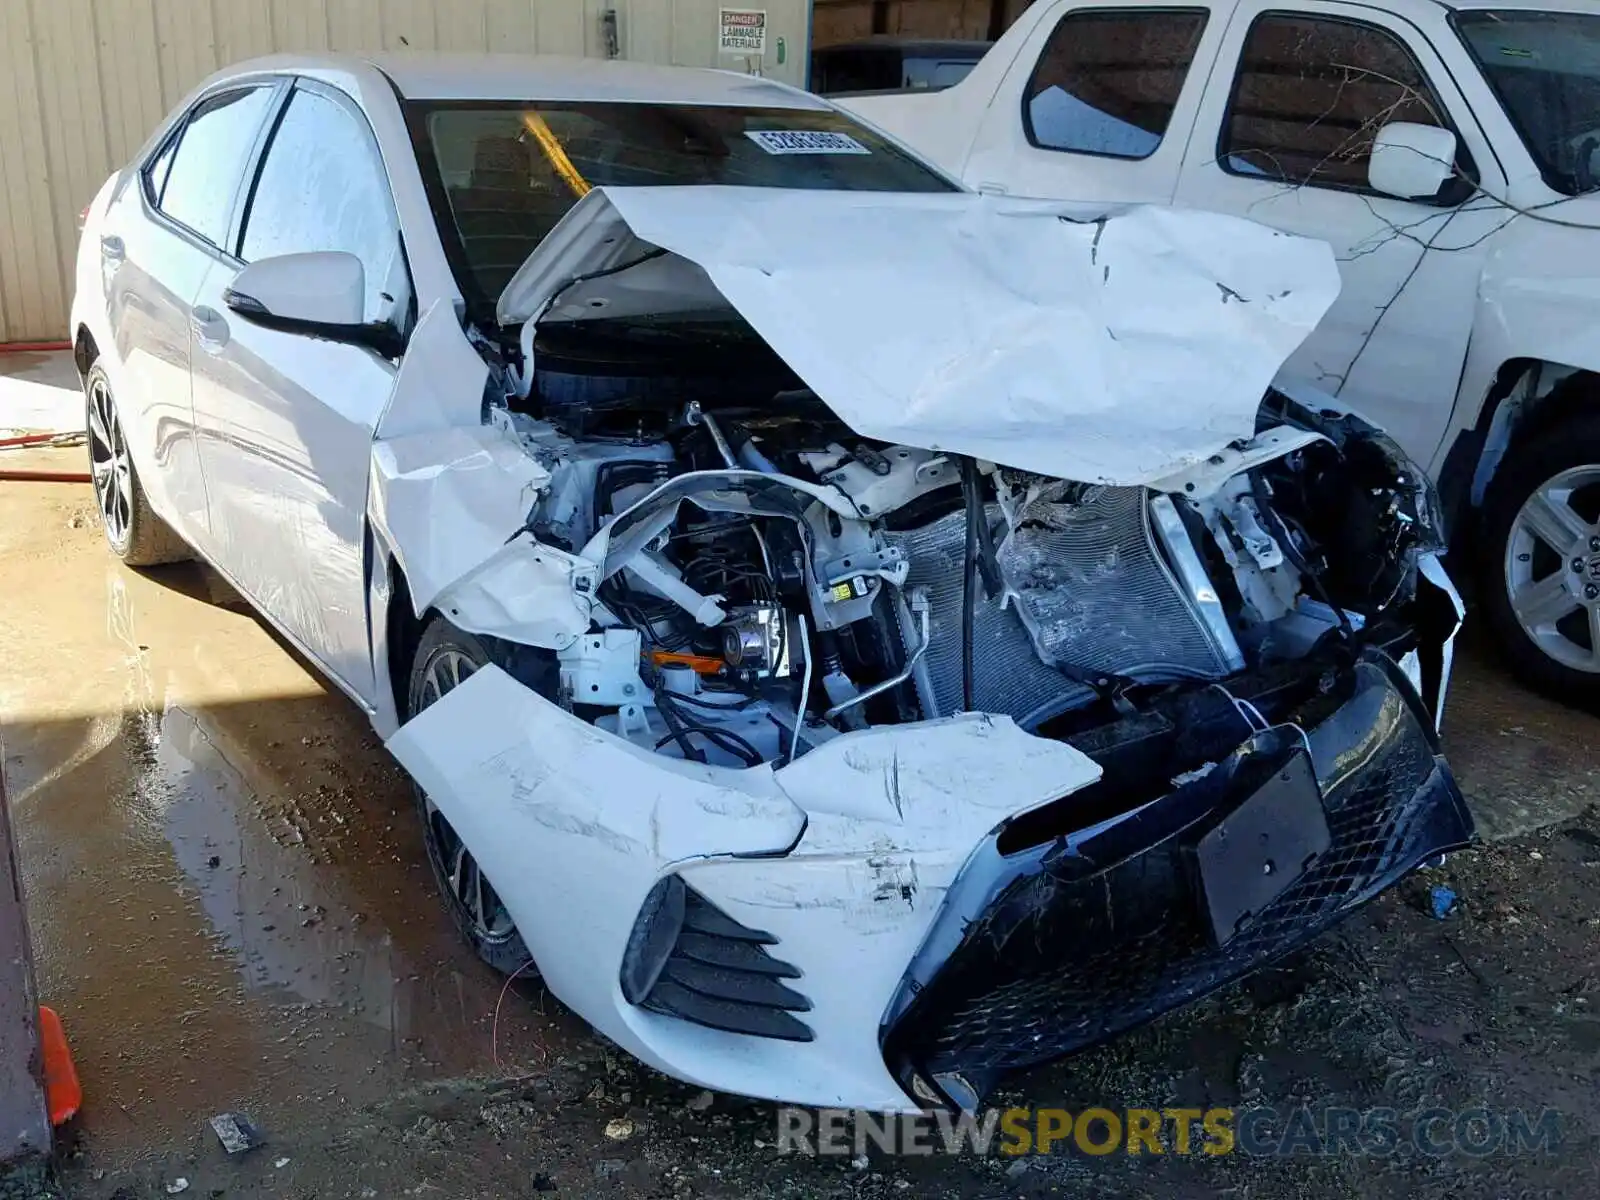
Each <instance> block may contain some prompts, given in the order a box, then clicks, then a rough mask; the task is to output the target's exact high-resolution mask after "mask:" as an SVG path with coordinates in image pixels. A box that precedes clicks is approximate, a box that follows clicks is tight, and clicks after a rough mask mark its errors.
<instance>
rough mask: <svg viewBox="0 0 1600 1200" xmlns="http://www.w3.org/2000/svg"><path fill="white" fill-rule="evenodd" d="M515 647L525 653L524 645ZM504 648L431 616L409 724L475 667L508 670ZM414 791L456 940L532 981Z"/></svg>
mask: <svg viewBox="0 0 1600 1200" xmlns="http://www.w3.org/2000/svg"><path fill="white" fill-rule="evenodd" d="M515 650H521V651H523V652H527V651H526V648H525V647H517V648H515ZM511 657H514V651H513V653H512V654H508V653H507V652H506V651H505V649H504V648H503V644H502V643H500V642H498V641H496V640H495V639H492V638H479V637H477V636H476V635H475V634H471V633H467V632H466V631H464V630H461V629H457V628H456V627H455V626H454V625H452V624H450V622H449V621H446V620H445V619H444V618H443V617H440V616H435V617H434V618H433V619H432V620H431V621H430V622H429V623H428V626H427V628H426V629H424V630H423V631H422V637H421V639H420V640H419V642H418V643H417V652H416V654H415V656H414V657H413V659H412V663H411V677H410V681H409V684H408V686H407V689H406V697H407V703H406V713H405V717H406V719H407V720H410V718H412V717H414V716H416V714H417V713H419V712H421V711H422V710H423V709H425V708H427V707H428V706H429V705H430V704H434V703H437V702H438V701H439V700H440V699H441V698H443V697H444V696H446V695H448V694H449V693H450V692H451V691H452V690H454V689H455V688H456V687H457V686H459V685H460V684H461V683H462V681H464V680H465V679H467V678H468V677H469V676H471V675H472V674H473V673H474V672H476V671H478V670H480V669H481V668H483V667H485V666H487V665H489V664H490V663H495V664H496V665H498V666H502V667H505V666H509V665H510V664H509V663H508V662H507V661H503V660H507V659H509V658H511ZM412 787H413V790H414V791H415V793H416V800H417V812H418V815H419V816H420V817H421V818H422V840H423V844H424V845H425V846H426V848H427V851H428V863H429V865H430V866H431V867H432V868H433V877H434V881H435V882H436V883H437V884H438V885H439V892H440V894H441V895H442V896H443V897H444V903H445V907H446V908H447V909H448V910H449V912H450V918H451V920H453V921H454V922H455V926H456V928H457V929H458V930H459V931H460V933H461V936H462V937H463V938H465V939H466V941H467V943H468V944H469V945H470V946H471V947H472V949H473V950H474V951H475V952H476V953H477V955H478V957H479V958H481V959H483V961H484V962H486V963H488V964H489V965H490V966H491V967H493V968H494V969H495V970H496V971H499V972H500V973H501V974H503V975H518V976H520V977H521V978H524V979H536V978H538V974H539V972H538V968H537V967H536V966H534V965H532V963H533V956H532V955H530V954H529V953H528V947H527V945H526V944H525V943H524V942H523V940H522V935H521V934H520V933H519V932H518V931H517V927H516V923H515V922H513V921H512V919H511V914H510V913H509V912H508V911H506V907H505V904H504V903H503V902H502V901H501V899H500V896H499V894H498V893H497V892H496V891H495V890H494V886H493V884H491V883H490V882H489V880H488V878H487V877H486V876H485V875H484V874H483V871H482V870H481V869H480V868H479V866H478V861H477V859H476V858H474V857H473V855H472V852H471V851H470V850H468V849H467V847H466V845H465V843H463V842H462V840H461V838H460V837H459V836H457V834H456V831H455V829H454V828H453V827H452V826H451V824H450V822H449V820H448V819H447V818H446V817H445V815H444V814H443V813H442V812H440V811H439V809H438V808H437V806H435V805H434V803H433V801H431V800H430V799H428V796H427V793H425V792H424V791H423V790H422V789H421V788H420V787H418V786H416V785H415V784H413V785H412Z"/></svg>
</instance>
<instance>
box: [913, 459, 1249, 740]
mask: <svg viewBox="0 0 1600 1200" xmlns="http://www.w3.org/2000/svg"><path fill="white" fill-rule="evenodd" d="M989 513H990V522H991V527H998V529H999V532H1000V533H1003V532H1004V526H1003V525H1002V524H1000V512H999V509H998V507H996V506H990V510H989ZM1050 518H1051V520H1050V524H1049V525H1044V526H1039V525H1025V526H1024V527H1023V528H1021V529H1018V530H1016V531H1014V532H1013V533H1011V534H1010V535H1009V536H1006V537H1005V538H1004V539H1003V540H1002V541H1001V542H1000V544H999V546H998V547H997V549H996V557H997V559H998V560H999V564H1000V569H1001V573H1002V574H1003V575H1004V576H1005V579H1006V582H1007V585H1008V588H1009V590H1011V591H1013V592H1015V593H1016V594H1015V595H1014V596H1013V597H1012V599H1011V602H1010V604H1009V605H1008V606H1006V607H1005V608H1002V607H1001V605H1000V601H999V600H998V599H996V600H993V601H991V600H989V599H988V598H986V597H985V596H984V595H983V593H982V591H981V590H980V592H979V595H978V604H977V610H976V612H975V614H974V620H973V664H974V665H973V703H974V706H975V707H976V708H977V709H979V710H980V711H983V712H993V713H1004V714H1006V715H1007V716H1010V717H1011V718H1012V719H1013V720H1015V721H1016V722H1017V723H1018V724H1019V725H1022V726H1023V727H1025V728H1026V727H1031V726H1033V725H1037V724H1038V723H1039V722H1041V721H1044V720H1046V719H1048V718H1049V717H1051V716H1054V715H1056V714H1057V713H1061V712H1065V711H1066V710H1068V709H1070V708H1073V707H1076V706H1078V705H1080V704H1083V703H1085V702H1087V701H1088V700H1089V699H1091V698H1092V695H1093V693H1092V692H1090V691H1089V690H1088V689H1087V688H1085V687H1083V686H1082V685H1081V684H1077V683H1073V682H1072V681H1071V680H1069V679H1067V678H1066V676H1064V675H1063V674H1062V673H1061V672H1060V671H1058V670H1056V669H1055V668H1054V667H1053V666H1051V665H1050V662H1061V663H1066V664H1068V665H1071V666H1076V667H1081V668H1083V669H1085V670H1097V671H1104V672H1108V673H1111V674H1115V675H1125V676H1129V677H1131V678H1134V679H1137V680H1139V681H1140V682H1146V683H1160V682H1169V681H1172V680H1175V679H1184V678H1203V679H1215V678H1220V677H1221V676H1222V675H1224V674H1226V673H1227V671H1226V662H1225V659H1224V657H1223V655H1222V653H1221V652H1219V650H1218V649H1217V647H1216V645H1215V642H1214V639H1213V637H1212V635H1211V634H1210V633H1209V632H1208V631H1207V629H1206V627H1205V625H1204V623H1203V622H1202V620H1201V618H1200V617H1199V616H1198V615H1197V614H1196V612H1195V610H1194V608H1193V606H1192V605H1191V604H1190V602H1189V600H1188V598H1187V596H1186V595H1185V593H1184V590H1183V588H1182V587H1181V586H1180V585H1179V583H1178V581H1177V580H1176V579H1174V577H1173V574H1172V572H1171V571H1170V570H1169V569H1168V567H1167V565H1166V563H1165V561H1164V560H1163V558H1162V555H1161V552H1160V550H1159V549H1158V548H1157V545H1156V540H1155V536H1154V534H1153V532H1152V530H1151V527H1150V518H1149V513H1148V508H1147V504H1146V492H1145V489H1143V488H1110V487H1108V488H1100V489H1096V490H1095V491H1094V492H1093V493H1092V494H1091V495H1090V496H1089V497H1088V498H1087V500H1086V501H1085V502H1084V503H1082V504H1077V505H1072V506H1052V507H1051V510H1050ZM889 537H890V539H891V540H892V541H894V542H895V543H896V544H898V545H899V546H900V547H901V548H902V549H903V550H904V551H905V552H906V555H907V557H908V558H909V560H910V562H911V573H910V575H909V576H908V577H907V579H906V584H905V586H906V588H907V589H910V588H913V587H924V588H927V590H928V597H929V600H930V602H931V606H932V611H931V612H930V613H929V626H928V629H929V636H930V639H931V643H932V644H931V645H930V646H929V647H928V652H927V654H925V655H924V656H923V660H922V663H921V664H920V665H919V670H918V672H917V691H918V696H919V699H920V700H921V702H922V705H923V708H924V710H925V711H926V712H927V713H928V715H929V716H947V715H949V714H950V713H953V712H959V711H960V710H961V708H962V686H961V606H962V586H963V577H964V573H965V552H966V514H965V513H964V512H961V511H957V512H953V513H951V514H949V515H948V516H945V517H942V518H940V519H939V520H937V521H934V522H932V523H930V524H928V525H925V526H923V527H922V528H921V529H915V530H909V531H905V532H900V533H893V534H890V535H889ZM979 586H980V589H981V583H980V585H979ZM901 624H902V636H903V637H904V638H905V639H906V641H907V643H908V644H909V645H911V646H915V644H916V637H917V633H916V631H915V629H914V627H913V626H912V624H911V622H910V620H909V619H908V618H907V617H906V616H905V614H902V620H901ZM1047 659H1048V660H1049V661H1047Z"/></svg>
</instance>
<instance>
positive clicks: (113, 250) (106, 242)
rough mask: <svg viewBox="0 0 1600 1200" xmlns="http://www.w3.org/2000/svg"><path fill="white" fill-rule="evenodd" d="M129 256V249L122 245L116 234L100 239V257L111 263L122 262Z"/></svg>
mask: <svg viewBox="0 0 1600 1200" xmlns="http://www.w3.org/2000/svg"><path fill="white" fill-rule="evenodd" d="M127 256H128V251H127V249H126V248H125V247H124V246H123V244H122V239H121V238H119V237H117V236H116V235H115V234H108V235H107V236H105V237H103V238H101V239H100V257H101V258H105V259H109V260H110V261H111V262H121V261H122V260H123V259H124V258H126V257H127Z"/></svg>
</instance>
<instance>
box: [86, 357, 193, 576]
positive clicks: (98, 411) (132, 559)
mask: <svg viewBox="0 0 1600 1200" xmlns="http://www.w3.org/2000/svg"><path fill="white" fill-rule="evenodd" d="M83 397H84V428H85V429H87V430H88V434H89V436H88V443H89V475H90V478H91V479H92V480H93V481H94V500H95V508H96V509H98V510H99V512H100V527H101V528H102V529H103V530H105V535H106V543H107V544H108V545H109V546H110V547H111V552H112V553H113V554H115V555H116V556H117V557H118V558H120V559H121V560H122V561H123V562H125V563H127V564H128V565H129V566H130V567H153V566H157V565H159V564H161V563H172V562H183V561H184V560H185V559H189V558H193V557H194V551H192V550H191V549H190V548H189V544H188V543H187V542H185V541H184V540H183V539H182V538H181V537H179V536H178V535H177V533H175V532H174V531H173V528H172V526H170V525H168V524H167V523H166V522H165V521H163V520H162V519H161V518H160V517H159V516H157V515H156V511H155V509H153V508H151V507H150V500H149V498H148V497H147V496H146V495H145V494H144V485H143V484H142V483H140V482H139V472H138V471H137V470H136V469H135V467H134V465H133V456H132V454H130V453H129V450H128V439H127V437H126V436H125V435H124V434H123V431H122V421H121V419H120V418H119V417H118V415H117V403H116V397H115V396H114V395H113V394H112V391H111V379H110V377H109V376H108V375H107V374H106V369H105V368H104V367H103V366H101V365H100V364H99V363H95V364H94V365H93V366H92V367H90V368H89V374H88V375H87V376H86V377H85V378H84V381H83Z"/></svg>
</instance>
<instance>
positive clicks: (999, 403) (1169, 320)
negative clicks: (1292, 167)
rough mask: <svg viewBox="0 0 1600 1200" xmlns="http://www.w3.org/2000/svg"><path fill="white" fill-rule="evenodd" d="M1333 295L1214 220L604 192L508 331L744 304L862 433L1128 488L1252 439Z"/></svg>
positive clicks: (1055, 207)
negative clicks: (1282, 372) (1288, 364)
mask: <svg viewBox="0 0 1600 1200" xmlns="http://www.w3.org/2000/svg"><path fill="white" fill-rule="evenodd" d="M663 252H665V253H663ZM1338 290H1339V275H1338V269H1337V267H1336V265H1335V263H1334V259H1333V254H1332V251H1331V250H1330V249H1329V248H1328V247H1327V245H1326V244H1324V243H1322V242H1317V241H1312V240H1310V239H1306V238H1300V237H1295V236H1292V235H1289V234H1284V233H1279V232H1277V231H1275V230H1271V229H1268V228H1266V227H1265V226H1262V225H1258V224H1256V223H1254V222H1251V221H1244V220H1241V219H1238V218H1235V217H1228V216H1223V215H1220V214H1216V213H1203V212H1198V211H1185V210H1175V209H1168V208H1157V207H1137V208H1129V209H1123V210H1119V211H1117V212H1114V213H1096V212H1095V211H1094V210H1091V209H1085V208H1084V207H1083V206H1069V205H1062V204H1058V203H1046V202H1033V201H1017V200H1009V199H998V198H995V197H991V196H984V195H978V194H973V193H938V194H902V193H865V192H837V191H783V190H776V189H767V188H731V187H663V188H616V189H604V188H597V189H595V190H593V191H592V192H590V193H589V194H588V195H587V196H586V197H584V198H583V199H582V200H580V201H579V202H578V203H577V204H576V205H574V206H573V208H572V209H571V211H569V212H568V213H567V215H566V216H565V217H564V218H563V220H562V221H561V222H560V224H558V225H557V226H556V228H555V229H554V230H553V231H552V232H551V234H550V235H549V236H548V237H547V238H546V239H545V240H544V242H542V243H541V244H540V246H539V248H538V249H537V250H535V251H534V253H533V254H532V255H530V256H529V258H528V259H527V261H525V262H524V263H523V265H522V267H521V268H520V269H519V270H518V272H517V273H516V275H515V277H514V278H513V279H512V280H511V282H510V283H509V284H508V285H507V287H506V289H505V292H504V293H503V295H502V297H501V299H500V303H499V312H498V315H499V319H500V321H501V323H502V324H504V325H515V324H523V323H525V322H528V321H529V320H533V321H534V322H535V323H536V324H538V323H549V322H555V321H571V320H583V319H586V318H597V317H607V318H611V317H618V316H623V315H628V316H638V315H651V316H657V317H663V316H669V315H671V314H674V313H690V312H697V313H702V314H703V313H705V312H708V311H714V310H726V309H727V308H729V307H731V308H732V309H734V310H736V311H737V313H738V314H739V315H740V316H741V317H742V318H743V319H744V320H745V321H746V322H747V323H748V324H749V325H750V326H751V327H752V328H753V329H754V330H755V331H756V332H757V333H758V334H759V335H760V336H761V337H762V338H763V339H764V340H765V341H766V342H767V343H768V344H769V345H770V346H771V347H772V348H773V350H774V351H776V352H777V354H778V355H779V356H780V357H781V358H782V359H783V360H784V361H785V362H786V363H787V364H788V365H789V367H790V368H792V369H793V370H794V372H795V373H796V374H797V375H798V376H799V377H800V378H801V379H802V380H803V381H804V382H805V383H806V385H807V386H808V387H810V388H811V390H812V391H814V392H815V393H816V394H817V395H818V396H819V397H820V398H821V399H822V400H823V401H824V402H825V403H826V404H827V405H828V406H829V407H830V408H831V409H833V411H834V412H835V413H837V414H838V416H839V417H840V418H841V419H842V420H843V421H844V422H845V423H846V424H848V425H849V426H850V427H851V428H853V429H854V430H855V431H856V432H857V433H858V434H860V435H861V436H863V437H868V438H876V439H880V440H882V441H885V442H890V443H903V444H909V445H915V446H920V447H924V448H926V449H930V450H938V451H945V452H951V453H957V454H967V455H971V456H973V457H975V458H979V459H984V460H987V461H991V462H997V463H1001V464H1003V465H1006V466H1010V467H1015V468H1018V469H1021V470H1028V471H1035V472H1038V473H1040V474H1044V475H1050V476H1054V477H1057V478H1063V479H1074V480H1081V481H1085V482H1091V483H1109V484H1119V485H1131V484H1144V483H1149V482H1151V481H1153V480H1155V479H1158V478H1161V477H1162V476H1165V475H1170V474H1172V473H1173V472H1175V471H1178V470H1182V469H1183V468H1185V467H1188V466H1192V465H1193V464H1195V463H1197V462H1200V461H1202V460H1204V459H1205V458H1207V457H1208V456H1210V455H1212V454H1214V453H1216V452H1217V451H1218V450H1220V449H1221V448H1222V447H1224V446H1226V445H1227V444H1228V443H1230V442H1233V441H1235V440H1237V439H1240V438H1247V437H1249V436H1250V435H1251V434H1252V432H1253V431H1254V428H1255V419H1256V410H1257V407H1258V406H1259V404H1260V402H1261V398H1262V396H1263V394H1264V393H1265V391H1266V389H1267V386H1268V384H1269V383H1270V382H1271V380H1272V378H1273V376H1274V375H1275V374H1276V373H1277V371H1278V369H1279V367H1280V366H1281V365H1282V364H1283V362H1284V361H1285V360H1286V359H1287V358H1288V357H1289V355H1290V354H1291V353H1293V351H1294V350H1295V348H1296V347H1298V346H1299V345H1300V343H1301V342H1302V341H1303V340H1304V339H1305V338H1306V337H1307V336H1308V335H1309V334H1310V333H1311V331H1312V329H1314V328H1315V327H1316V324H1317V322H1318V321H1319V320H1321V318H1322V315H1323V314H1324V313H1325V312H1326V311H1327V309H1328V306H1329V305H1330V304H1331V303H1332V302H1333V300H1334V298H1335V297H1336V296H1337V294H1338ZM526 332H527V331H526V330H525V336H524V345H525V346H530V345H531V339H529V338H528V337H527V336H526Z"/></svg>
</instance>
